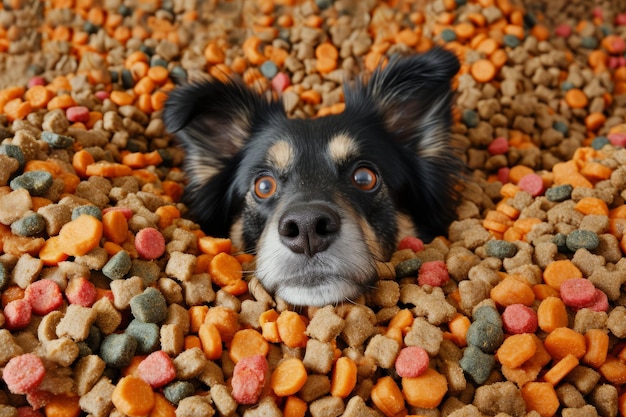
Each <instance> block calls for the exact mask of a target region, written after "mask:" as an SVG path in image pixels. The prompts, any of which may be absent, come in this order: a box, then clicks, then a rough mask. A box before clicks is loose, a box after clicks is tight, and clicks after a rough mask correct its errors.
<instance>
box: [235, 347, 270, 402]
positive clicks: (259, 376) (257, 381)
mask: <svg viewBox="0 0 626 417" xmlns="http://www.w3.org/2000/svg"><path fill="white" fill-rule="evenodd" d="M268 369H269V367H268V363H267V360H266V359H265V356H262V355H253V356H246V357H244V358H242V359H241V360H239V362H237V364H236V365H235V369H234V371H233V379H232V387H233V391H232V395H233V398H234V399H235V401H237V402H238V403H240V404H255V403H256V402H257V401H258V400H259V396H260V395H261V393H262V392H263V388H264V387H265V380H266V374H267V372H268Z"/></svg>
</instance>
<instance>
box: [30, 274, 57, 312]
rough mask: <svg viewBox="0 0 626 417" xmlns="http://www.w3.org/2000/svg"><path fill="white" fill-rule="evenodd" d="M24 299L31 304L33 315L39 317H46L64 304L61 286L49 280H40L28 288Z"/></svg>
mask: <svg viewBox="0 0 626 417" xmlns="http://www.w3.org/2000/svg"><path fill="white" fill-rule="evenodd" d="M24 299H25V300H26V301H28V302H29V303H30V306H31V307H32V309H33V313H35V314H37V315H39V316H45V315H46V314H48V313H49V312H51V311H54V310H56V309H58V308H59V307H61V305H62V304H63V294H62V293H61V289H60V288H59V285H58V284H57V283H56V282H54V281H52V280H49V279H40V280H39V281H35V282H33V283H32V284H30V285H29V286H28V287H26V291H24Z"/></svg>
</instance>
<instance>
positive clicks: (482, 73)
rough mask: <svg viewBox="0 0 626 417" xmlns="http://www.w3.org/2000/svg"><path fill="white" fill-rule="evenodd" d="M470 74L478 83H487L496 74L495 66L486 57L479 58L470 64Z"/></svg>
mask: <svg viewBox="0 0 626 417" xmlns="http://www.w3.org/2000/svg"><path fill="white" fill-rule="evenodd" d="M470 74H472V77H474V79H475V80H476V81H478V82H479V83H488V82H489V81H491V80H493V78H494V77H495V76H496V66H495V65H494V64H493V62H491V61H489V60H488V59H479V60H476V61H475V62H474V63H473V64H472V65H471V67H470Z"/></svg>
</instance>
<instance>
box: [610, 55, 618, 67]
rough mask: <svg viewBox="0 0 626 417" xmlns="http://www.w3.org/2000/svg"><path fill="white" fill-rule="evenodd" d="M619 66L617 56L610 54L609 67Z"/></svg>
mask: <svg viewBox="0 0 626 417" xmlns="http://www.w3.org/2000/svg"><path fill="white" fill-rule="evenodd" d="M617 67H619V57H616V56H610V57H609V68H611V69H615V68H617Z"/></svg>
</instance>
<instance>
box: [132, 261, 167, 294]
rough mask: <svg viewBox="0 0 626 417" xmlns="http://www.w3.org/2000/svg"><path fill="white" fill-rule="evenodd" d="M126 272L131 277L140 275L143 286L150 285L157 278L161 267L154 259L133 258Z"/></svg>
mask: <svg viewBox="0 0 626 417" xmlns="http://www.w3.org/2000/svg"><path fill="white" fill-rule="evenodd" d="M128 274H129V275H130V276H131V277H141V280H142V281H143V286H144V287H145V288H147V287H149V286H151V285H152V284H154V283H155V282H156V280H157V279H159V276H160V274H161V268H160V267H159V264H158V263H156V262H154V261H144V260H143V259H133V262H132V266H131V267H130V271H128Z"/></svg>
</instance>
